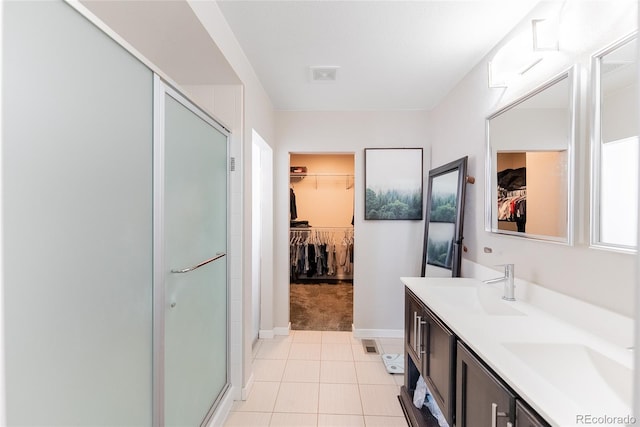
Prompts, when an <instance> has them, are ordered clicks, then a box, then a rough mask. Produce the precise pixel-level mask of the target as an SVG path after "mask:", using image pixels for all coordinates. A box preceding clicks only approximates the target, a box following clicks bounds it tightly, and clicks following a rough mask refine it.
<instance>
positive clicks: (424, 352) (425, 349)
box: [419, 316, 427, 354]
mask: <svg viewBox="0 0 640 427" xmlns="http://www.w3.org/2000/svg"><path fill="white" fill-rule="evenodd" d="M419 319H420V347H422V349H420V354H427V348H426V346H425V345H424V343H423V342H422V325H426V324H427V321H426V320H422V316H419Z"/></svg>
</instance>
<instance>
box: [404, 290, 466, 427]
mask: <svg viewBox="0 0 640 427" xmlns="http://www.w3.org/2000/svg"><path fill="white" fill-rule="evenodd" d="M405 348H406V356H405V366H406V367H407V369H406V371H407V374H406V375H405V387H404V388H403V389H404V390H405V391H404V393H406V394H407V399H405V400H407V401H408V402H411V399H408V397H411V398H412V397H413V391H414V390H415V387H416V383H417V381H418V378H419V377H420V375H422V377H423V378H424V380H425V382H426V383H427V387H428V388H429V390H430V392H431V395H432V396H433V398H434V399H435V401H436V403H437V404H438V407H439V408H440V410H441V411H442V413H443V415H444V417H445V418H446V419H447V422H448V423H449V425H453V421H454V415H455V407H454V398H455V388H454V387H455V377H454V376H455V360H456V359H455V351H456V336H455V335H454V334H453V333H452V332H451V331H450V330H449V328H447V327H446V326H445V324H444V323H442V322H441V321H440V320H439V319H438V318H437V317H436V316H435V315H434V314H433V313H432V312H431V311H430V310H429V309H428V308H427V307H426V306H425V305H424V304H423V303H422V302H421V301H420V300H419V299H418V298H417V297H416V296H415V295H414V294H413V293H412V292H411V291H409V290H407V291H406V293H405ZM401 401H402V399H401ZM403 406H405V411H407V410H409V411H414V408H415V407H414V406H413V404H412V403H411V408H407V407H406V406H409V405H408V404H405V402H403ZM414 412H416V411H414ZM417 412H421V411H417ZM422 412H423V411H422ZM423 415H424V414H423ZM410 418H411V417H410ZM422 418H424V417H422ZM422 418H421V417H420V414H417V415H416V420H414V421H417V420H419V421H418V422H417V425H430V424H429V423H430V422H431V421H432V420H428V421H427V420H424V419H422ZM427 418H429V417H427ZM412 425H414V423H413V422H412ZM436 425H437V424H436Z"/></svg>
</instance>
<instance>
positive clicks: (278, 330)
mask: <svg viewBox="0 0 640 427" xmlns="http://www.w3.org/2000/svg"><path fill="white" fill-rule="evenodd" d="M289 331H291V322H289V324H288V325H287V326H282V327H279V328H273V333H274V334H275V335H284V336H287V335H289Z"/></svg>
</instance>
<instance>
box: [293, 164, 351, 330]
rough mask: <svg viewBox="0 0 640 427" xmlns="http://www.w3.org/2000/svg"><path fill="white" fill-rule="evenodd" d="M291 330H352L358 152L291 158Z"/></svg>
mask: <svg viewBox="0 0 640 427" xmlns="http://www.w3.org/2000/svg"><path fill="white" fill-rule="evenodd" d="M289 166H290V167H289V170H290V175H289V188H290V190H289V198H290V209H289V219H290V227H289V255H290V263H289V268H290V271H289V312H290V321H291V329H293V330H316V331H317V330H320V331H351V329H352V326H353V247H354V234H355V233H354V225H353V224H354V154H353V153H331V154H326V153H323V154H318V153H314V154H302V153H290V154H289Z"/></svg>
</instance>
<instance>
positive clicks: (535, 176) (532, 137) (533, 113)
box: [485, 68, 577, 244]
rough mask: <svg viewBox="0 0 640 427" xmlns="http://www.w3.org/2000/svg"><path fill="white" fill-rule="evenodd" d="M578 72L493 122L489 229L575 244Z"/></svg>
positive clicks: (489, 125) (563, 76)
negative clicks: (574, 157)
mask: <svg viewBox="0 0 640 427" xmlns="http://www.w3.org/2000/svg"><path fill="white" fill-rule="evenodd" d="M575 78H576V77H575V71H574V69H573V68H571V69H569V70H567V71H565V72H564V73H562V74H560V75H558V76H556V77H555V78H553V79H551V80H549V81H548V82H546V83H544V84H542V85H541V86H539V87H537V88H535V89H534V90H532V91H531V92H529V93H527V94H526V95H524V96H522V97H520V98H518V99H516V100H515V101H513V102H511V103H510V104H508V105H506V106H505V107H503V108H501V109H500V110H498V111H496V112H495V113H493V114H492V115H490V116H489V117H488V118H487V163H486V164H487V167H486V184H485V185H486V189H485V194H486V197H487V200H486V229H487V231H490V232H493V233H500V234H509V235H512V236H519V237H526V238H532V239H538V240H548V241H554V242H561V243H566V244H571V243H572V239H573V233H572V228H573V226H572V216H573V215H572V213H573V202H572V200H573V191H572V182H573V163H574V160H573V151H574V140H575V126H576V119H575V114H576V104H577V99H576V95H575Z"/></svg>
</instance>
